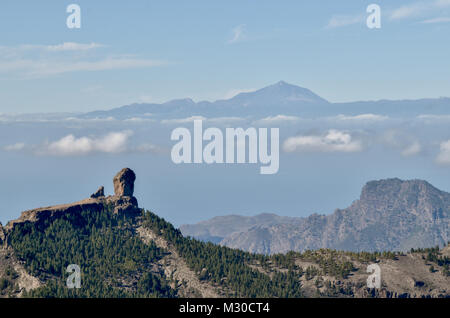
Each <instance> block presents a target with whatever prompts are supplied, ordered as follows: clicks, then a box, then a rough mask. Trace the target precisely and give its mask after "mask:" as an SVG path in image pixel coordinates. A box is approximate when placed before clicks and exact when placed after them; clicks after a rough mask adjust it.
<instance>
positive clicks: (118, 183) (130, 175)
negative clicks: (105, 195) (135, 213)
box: [113, 168, 136, 197]
mask: <svg viewBox="0 0 450 318" xmlns="http://www.w3.org/2000/svg"><path fill="white" fill-rule="evenodd" d="M135 180H136V175H135V174H134V172H133V170H131V169H129V168H124V169H122V170H120V172H119V173H118V174H116V176H115V177H114V179H113V182H114V194H115V195H116V196H118V197H123V196H127V197H132V196H133V192H134V181H135Z"/></svg>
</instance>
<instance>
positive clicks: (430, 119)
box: [416, 114, 450, 124]
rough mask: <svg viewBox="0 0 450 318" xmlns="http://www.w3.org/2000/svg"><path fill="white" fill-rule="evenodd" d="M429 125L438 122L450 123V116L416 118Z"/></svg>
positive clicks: (421, 116) (422, 116)
mask: <svg viewBox="0 0 450 318" xmlns="http://www.w3.org/2000/svg"><path fill="white" fill-rule="evenodd" d="M416 118H417V119H419V120H422V121H424V122H425V123H427V124H433V123H435V122H437V121H450V115H426V114H425V115H419V116H417V117H416Z"/></svg>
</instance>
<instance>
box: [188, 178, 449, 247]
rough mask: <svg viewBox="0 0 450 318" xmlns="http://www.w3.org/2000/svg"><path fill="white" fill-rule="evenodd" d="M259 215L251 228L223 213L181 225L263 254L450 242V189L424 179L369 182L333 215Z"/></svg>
mask: <svg viewBox="0 0 450 318" xmlns="http://www.w3.org/2000/svg"><path fill="white" fill-rule="evenodd" d="M235 219H236V220H238V219H237V218H235ZM254 219H255V220H256V221H257V222H254V223H253V224H252V226H248V227H247V228H245V227H244V226H243V225H245V224H243V222H236V221H234V222H225V221H226V220H227V218H224V217H222V218H215V219H213V220H210V221H207V222H203V223H201V224H197V226H182V227H181V229H182V231H183V234H187V235H191V236H194V237H196V238H199V239H205V238H206V240H211V238H214V239H216V236H219V238H222V239H221V240H216V241H215V242H220V244H221V245H225V246H228V247H231V248H238V249H243V250H246V251H249V252H254V253H263V254H276V253H286V252H288V251H291V250H294V251H304V250H307V249H319V248H332V249H338V250H350V251H383V250H401V251H407V250H409V249H411V248H418V247H422V248H423V247H432V246H436V245H440V246H442V245H443V244H444V243H446V242H447V241H449V240H450V193H447V192H444V191H440V190H438V189H436V188H435V187H433V186H432V185H431V184H429V183H428V182H426V181H422V180H406V181H405V180H400V179H385V180H378V181H370V182H368V183H367V184H366V185H365V186H364V188H363V189H362V192H361V196H360V199H359V200H356V201H354V202H353V203H352V205H351V206H349V207H348V208H346V209H337V210H336V211H335V212H334V213H332V214H329V215H318V214H313V215H311V216H309V217H307V218H291V220H289V221H288V222H286V221H284V220H283V221H281V220H277V219H276V218H273V219H274V220H276V222H278V223H277V224H270V223H264V222H262V221H260V220H259V218H256V217H255V218H254ZM204 224H207V225H208V226H207V227H204V226H201V225H204ZM214 229H222V230H223V231H220V232H219V231H215V230H214ZM189 230H190V232H189ZM200 230H201V231H200ZM213 230H214V232H213V233H212V231H213ZM226 231H228V233H225V232H226ZM207 234H209V236H208V235H207Z"/></svg>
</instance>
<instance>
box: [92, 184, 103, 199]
mask: <svg viewBox="0 0 450 318" xmlns="http://www.w3.org/2000/svg"><path fill="white" fill-rule="evenodd" d="M104 196H105V187H104V186H101V187H100V188H98V190H97V191H95V192H94V193H93V194H91V198H93V199H95V198H100V197H104Z"/></svg>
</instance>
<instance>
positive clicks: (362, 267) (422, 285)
mask: <svg viewBox="0 0 450 318" xmlns="http://www.w3.org/2000/svg"><path fill="white" fill-rule="evenodd" d="M313 253H314V254H315V255H317V254H321V256H322V257H323V258H327V257H333V258H334V260H335V261H336V262H337V263H342V262H344V261H349V262H351V263H352V264H353V267H354V270H353V271H352V272H351V273H350V274H349V275H348V276H347V277H345V278H343V277H338V276H333V275H330V274H324V273H323V270H322V266H321V265H320V264H318V262H317V257H311V258H310V257H303V256H302V257H298V256H297V257H295V265H297V266H298V268H300V269H299V270H297V272H298V273H299V276H300V277H299V280H300V281H301V283H302V290H303V292H304V296H306V297H357V298H366V297H382V298H449V297H450V276H446V275H444V268H443V267H442V266H438V265H437V264H435V263H432V262H428V261H426V253H421V252H414V253H405V254H402V255H398V256H396V257H395V259H388V258H380V259H377V260H376V261H375V262H365V261H360V260H358V259H357V258H355V257H352V256H349V253H346V252H335V251H332V252H331V251H329V250H321V251H316V252H313ZM440 255H441V256H447V257H449V256H450V246H447V247H445V248H444V249H442V250H441V251H440ZM372 263H375V264H377V265H378V266H379V267H380V270H381V288H380V289H369V288H367V279H368V277H369V275H370V273H367V267H368V265H369V264H372ZM250 266H251V267H252V268H253V269H255V270H258V271H260V272H262V273H265V274H267V275H269V276H270V275H272V274H273V273H274V272H276V271H281V272H286V271H287V269H285V268H282V267H281V268H280V267H279V266H277V265H275V264H270V265H269V268H267V266H266V267H263V266H261V265H260V264H251V265H250ZM431 266H433V267H434V271H431V270H430V268H431ZM309 269H314V270H312V271H311V272H314V271H316V273H313V274H312V275H307V274H306V272H307V270H309Z"/></svg>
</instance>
